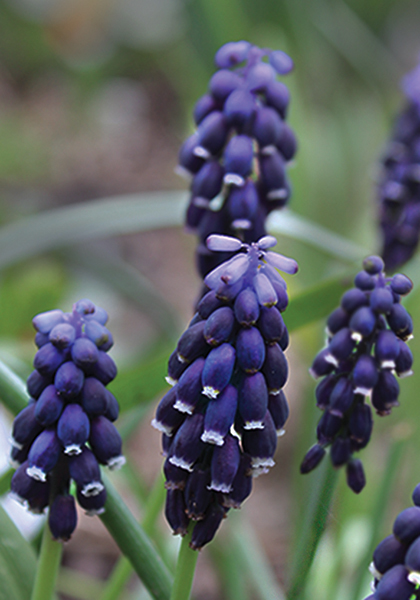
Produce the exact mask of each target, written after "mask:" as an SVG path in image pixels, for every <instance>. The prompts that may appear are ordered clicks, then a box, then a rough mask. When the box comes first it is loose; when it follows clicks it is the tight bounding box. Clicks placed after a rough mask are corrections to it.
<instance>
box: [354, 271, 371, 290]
mask: <svg viewBox="0 0 420 600" xmlns="http://www.w3.org/2000/svg"><path fill="white" fill-rule="evenodd" d="M375 282H376V280H375V277H372V276H371V275H369V273H366V271H360V272H359V273H357V275H356V277H355V278H354V284H355V285H356V287H358V288H359V290H362V291H369V290H373V289H374V287H375V285H376V283H375Z"/></svg>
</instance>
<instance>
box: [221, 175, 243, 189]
mask: <svg viewBox="0 0 420 600" xmlns="http://www.w3.org/2000/svg"><path fill="white" fill-rule="evenodd" d="M223 183H225V184H226V185H234V186H236V187H243V186H244V185H245V179H244V178H243V177H241V176H240V175H238V174H237V173H226V175H225V176H224V177H223Z"/></svg>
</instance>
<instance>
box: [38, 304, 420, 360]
mask: <svg viewBox="0 0 420 600" xmlns="http://www.w3.org/2000/svg"><path fill="white" fill-rule="evenodd" d="M386 318H387V321H388V323H389V326H390V327H391V329H392V331H393V332H394V333H395V334H396V335H397V336H398V337H399V338H401V339H402V340H406V339H407V338H409V337H410V336H411V334H412V333H413V322H412V320H411V317H410V315H409V314H408V312H407V311H406V309H405V308H404V306H402V304H394V305H393V307H392V309H391V311H390V313H389V314H388V315H387V317H386ZM38 352H40V350H39V351H38Z"/></svg>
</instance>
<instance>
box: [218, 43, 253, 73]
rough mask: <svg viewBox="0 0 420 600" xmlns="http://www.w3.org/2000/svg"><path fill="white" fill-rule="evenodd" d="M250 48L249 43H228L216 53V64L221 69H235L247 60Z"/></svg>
mask: <svg viewBox="0 0 420 600" xmlns="http://www.w3.org/2000/svg"><path fill="white" fill-rule="evenodd" d="M250 48H251V44H250V43H249V42H245V41H240V42H227V44H224V45H223V46H222V47H221V48H219V50H218V51H217V52H216V56H215V57H214V62H215V63H216V65H217V66H218V67H219V68H220V69H228V68H230V67H234V66H235V65H237V64H238V63H241V62H243V61H244V60H245V59H246V58H247V56H248V53H249V50H250Z"/></svg>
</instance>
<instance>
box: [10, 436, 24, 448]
mask: <svg viewBox="0 0 420 600" xmlns="http://www.w3.org/2000/svg"><path fill="white" fill-rule="evenodd" d="M9 443H10V445H11V446H13V448H16V449H17V450H22V448H23V444H20V443H19V442H17V441H16V440H15V438H14V437H13V436H11V437H9Z"/></svg>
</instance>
